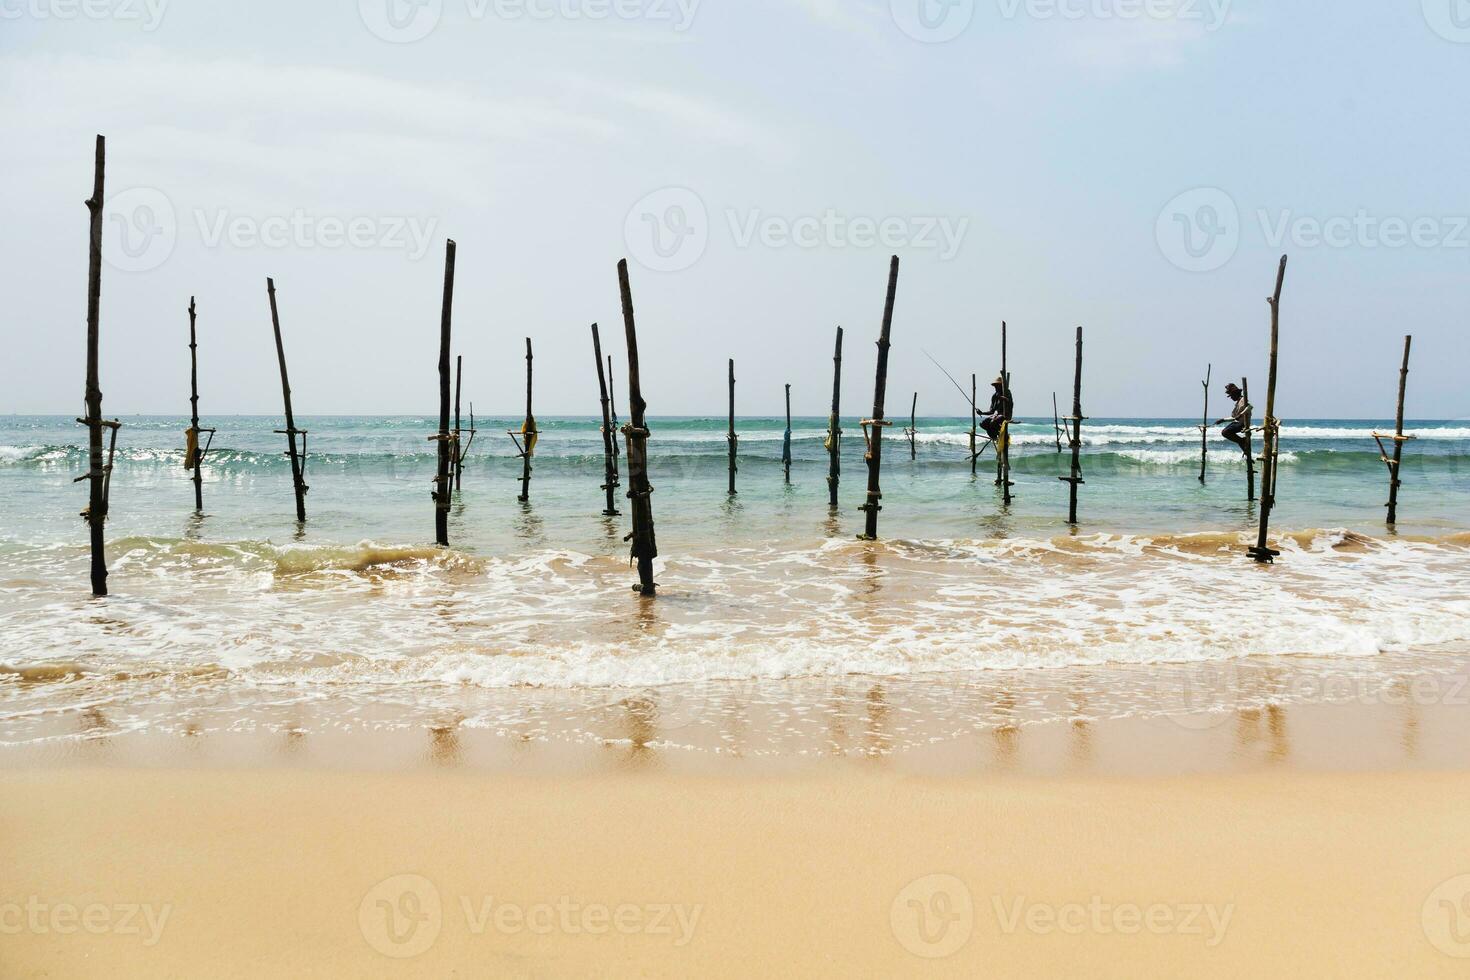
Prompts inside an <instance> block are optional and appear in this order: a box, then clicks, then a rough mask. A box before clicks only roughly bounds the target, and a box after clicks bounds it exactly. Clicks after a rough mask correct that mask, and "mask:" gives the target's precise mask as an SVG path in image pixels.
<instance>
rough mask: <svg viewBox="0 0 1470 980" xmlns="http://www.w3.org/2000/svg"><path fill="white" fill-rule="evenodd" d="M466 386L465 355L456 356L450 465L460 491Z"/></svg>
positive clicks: (462, 467) (455, 486)
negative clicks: (462, 398) (461, 417)
mask: <svg viewBox="0 0 1470 980" xmlns="http://www.w3.org/2000/svg"><path fill="white" fill-rule="evenodd" d="M463 385H464V355H463V354H456V355H454V441H453V443H452V452H453V455H452V456H451V457H450V460H449V462H450V465H451V466H452V467H454V489H455V490H456V491H458V490H459V486H460V482H461V481H460V475H461V472H462V470H463V469H464V465H463V464H464V453H463V452H462V451H461V447H460V437H461V436H462V435H463V434H464V429H462V428H461V427H460V424H459V396H460V393H461V392H462V391H463Z"/></svg>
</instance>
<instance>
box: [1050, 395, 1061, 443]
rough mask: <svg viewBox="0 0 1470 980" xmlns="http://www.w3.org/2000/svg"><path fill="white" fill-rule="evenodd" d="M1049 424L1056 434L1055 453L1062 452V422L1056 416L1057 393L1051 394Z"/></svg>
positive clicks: (1058, 416) (1059, 417)
mask: <svg viewBox="0 0 1470 980" xmlns="http://www.w3.org/2000/svg"><path fill="white" fill-rule="evenodd" d="M1051 424H1052V428H1054V429H1055V430H1056V434H1057V452H1061V451H1062V420H1061V416H1060V415H1058V414H1057V393H1056V392H1055V391H1054V392H1052V393H1051Z"/></svg>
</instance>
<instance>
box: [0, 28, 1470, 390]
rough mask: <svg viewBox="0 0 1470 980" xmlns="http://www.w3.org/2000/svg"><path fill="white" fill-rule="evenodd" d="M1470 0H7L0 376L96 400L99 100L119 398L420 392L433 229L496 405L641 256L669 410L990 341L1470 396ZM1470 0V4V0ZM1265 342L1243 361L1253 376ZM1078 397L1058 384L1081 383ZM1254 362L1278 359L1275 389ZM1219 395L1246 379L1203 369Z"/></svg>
mask: <svg viewBox="0 0 1470 980" xmlns="http://www.w3.org/2000/svg"><path fill="white" fill-rule="evenodd" d="M1463 6H1464V4H1463V2H1461V0H1422V2H1421V0H1384V2H1374V3H1345V2H1342V0H1291V2H1285V0H1278V2H1264V0H841V2H839V0H360V2H359V0H325V2H310V3H308V2H303V0H251V2H248V3H247V2H236V3H229V4H226V3H222V2H213V3H211V2H204V0H0V133H3V138H0V173H3V179H0V209H3V214H4V221H3V224H0V295H3V297H4V300H3V312H0V351H3V354H0V364H3V369H0V412H11V411H15V412H22V413H31V412H48V413H50V412H55V413H72V412H78V411H80V407H81V397H82V387H83V368H84V348H85V323H84V318H85V298H86V251H87V249H86V246H87V239H86V229H87V213H86V209H85V208H84V207H83V206H82V202H83V201H84V199H85V198H86V197H87V195H88V194H89V192H90V188H91V165H92V141H93V137H94V134H96V133H103V134H106V135H107V137H108V158H109V159H108V162H109V168H108V174H107V177H108V194H109V198H111V204H110V206H109V213H108V223H107V233H106V235H107V255H108V258H109V262H108V263H107V264H106V265H104V276H103V291H102V336H103V348H102V353H103V377H102V386H103V391H104V394H105V410H106V411H107V413H108V414H132V413H184V412H187V409H188V402H187V398H188V350H187V347H186V343H187V318H186V315H185V308H186V306H187V304H188V300H189V296H190V295H191V294H193V295H196V296H197V297H198V306H199V317H200V319H199V330H200V344H201V347H200V358H201V363H200V376H201V386H202V390H201V396H202V397H201V408H202V411H203V413H204V414H205V415H206V416H208V415H211V414H225V413H275V412H278V411H279V410H280V391H279V386H278V379H277V374H276V366H275V351H274V347H273V344H272V340H271V332H270V319H269V312H268V307H267V302H266V294H265V278H266V277H267V276H274V277H275V280H276V286H277V289H278V292H279V301H280V307H281V317H282V327H283V331H284V334H285V339H286V348H287V354H288V356H289V360H290V367H291V375H292V382H293V388H294V394H295V408H296V411H297V413H298V414H302V415H310V414H320V413H378V412H381V413H400V412H401V413H422V414H430V413H433V412H435V411H436V410H437V404H436V400H437V384H438V382H437V376H436V373H435V369H436V363H437V358H438V330H439V305H440V287H441V280H442V275H443V268H442V263H443V251H444V239H445V238H446V237H452V238H454V239H455V240H456V241H457V243H458V249H459V255H458V281H457V291H456V301H455V309H454V314H455V316H454V326H455V348H456V350H457V351H458V352H460V353H463V354H464V356H465V360H466V362H467V365H468V373H467V378H466V397H467V398H473V400H474V401H475V404H476V409H477V411H478V412H479V413H481V414H488V413H491V412H500V413H507V414H510V413H514V412H516V411H517V410H518V406H519V404H520V402H521V400H522V398H523V394H522V384H523V372H524V361H523V359H522V357H523V340H522V338H523V337H526V336H530V337H532V338H533V340H534V342H535V344H536V352H537V360H536V366H537V406H538V412H539V413H541V414H546V415H552V414H591V413H592V412H595V411H596V407H597V406H596V377H595V374H594V370H593V363H592V354H591V344H590V338H589V335H588V324H589V323H591V322H592V321H594V320H596V321H599V322H600V323H601V324H602V328H603V336H604V341H605V347H607V348H608V349H610V350H611V351H612V352H613V353H615V354H616V355H617V357H618V359H619V360H618V365H617V373H618V387H619V391H620V394H621V393H622V392H625V390H626V386H625V384H624V383H623V375H624V374H625V372H626V365H625V363H624V362H622V360H621V358H622V355H623V348H622V325H621V317H620V314H619V306H618V293H617V276H616V268H615V267H616V263H617V260H618V259H619V258H620V257H623V256H627V257H628V258H629V260H630V265H631V268H632V279H633V288H634V297H635V301H636V304H637V309H638V314H639V328H640V331H639V337H640V347H641V354H642V361H643V371H644V385H645V393H646V397H647V399H648V402H649V405H650V411H651V412H652V413H654V414H656V415H657V414H676V413H678V414H694V413H708V414H720V413H723V411H724V390H725V389H724V377H725V359H726V358H727V357H730V356H733V357H735V358H736V362H737V375H738V378H739V382H740V384H739V392H738V399H739V401H738V410H739V411H740V412H741V413H742V414H774V413H777V412H779V410H780V406H781V386H782V383H783V382H788V381H789V382H791V383H792V384H793V402H794V408H795V410H796V411H797V412H798V413H799V414H824V413H825V411H826V404H827V400H828V397H829V389H830V384H831V379H830V371H831V348H832V335H833V328H834V327H835V326H836V325H837V324H842V325H843V326H844V327H845V328H846V329H847V337H848V344H847V357H846V371H845V375H844V391H845V399H844V409H845V410H846V411H847V412H848V413H850V414H858V413H865V412H866V411H867V410H868V409H869V408H871V398H872V369H873V360H874V348H873V342H874V340H876V338H877V333H878V326H879V321H880V318H881V313H882V302H883V292H884V286H885V276H886V273H887V267H888V256H889V254H890V253H894V252H896V253H898V254H899V255H900V256H901V257H902V259H903V271H902V274H901V277H900V282H899V289H898V304H897V313H896V316H895V321H894V328H893V344H894V346H893V353H892V372H891V376H890V382H889V392H890V412H891V413H895V414H896V413H897V412H898V411H899V410H900V409H906V408H907V402H908V399H909V397H910V395H911V393H912V392H913V391H915V390H917V391H919V392H920V397H919V410H920V412H921V414H923V413H930V414H952V413H956V412H958V411H960V410H961V409H962V407H963V406H962V403H961V401H960V399H959V396H958V395H956V394H955V393H954V391H953V389H952V388H951V387H950V386H949V384H948V382H946V381H945V380H944V378H943V376H942V375H940V374H939V372H938V371H937V370H936V369H935V368H934V367H933V366H932V365H931V364H930V362H929V361H928V360H927V359H926V358H925V357H924V356H923V354H922V353H921V350H924V349H927V350H928V351H930V352H931V353H933V354H934V356H935V357H937V358H938V359H939V360H940V361H942V362H944V363H945V365H946V366H948V367H949V368H950V369H951V370H952V371H954V372H955V373H957V374H963V375H965V376H966V377H967V376H968V374H969V373H970V372H971V371H976V372H978V373H980V375H981V383H982V387H983V385H984V382H985V380H986V378H987V376H993V374H994V372H995V371H996V369H997V368H998V366H999V324H1000V321H1001V319H1002V318H1004V319H1007V320H1009V322H1010V324H1011V367H1012V372H1013V374H1014V377H1015V387H1016V394H1017V399H1018V409H1019V411H1020V412H1021V413H1022V414H1042V413H1044V412H1048V411H1050V398H1051V392H1052V391H1053V390H1061V391H1063V392H1065V391H1066V390H1067V389H1069V388H1070V383H1071V374H1072V365H1071V358H1072V333H1073V330H1074V328H1075V327H1076V326H1077V325H1079V324H1080V325H1082V326H1084V327H1085V328H1086V330H1087V360H1086V365H1085V381H1084V385H1085V388H1084V404H1085V408H1086V410H1087V411H1088V412H1089V413H1090V414H1092V415H1094V416H1114V415H1189V414H1193V413H1195V412H1197V411H1198V410H1199V395H1200V386H1199V381H1200V379H1201V378H1202V377H1203V374H1204V370H1205V364H1206V362H1213V363H1214V365H1215V373H1216V378H1217V386H1216V387H1217V389H1218V381H1219V380H1223V378H1224V377H1225V376H1239V375H1241V374H1246V373H1248V374H1250V375H1251V377H1252V380H1253V387H1254V385H1259V386H1260V388H1259V389H1257V390H1261V389H1263V388H1264V380H1265V363H1266V353H1267V337H1268V329H1269V317H1268V310H1267V306H1266V303H1265V302H1264V297H1265V296H1266V295H1267V294H1268V292H1269V291H1270V288H1271V286H1272V284H1273V280H1274V276H1275V270H1276V262H1277V258H1278V256H1279V255H1280V254H1281V253H1282V252H1288V253H1290V255H1291V265H1290V269H1289V272H1288V275H1287V282H1286V292H1285V298H1284V300H1283V303H1282V309H1283V332H1282V368H1281V370H1282V381H1281V388H1280V396H1279V402H1280V404H1279V413H1280V414H1281V415H1283V416H1286V417H1293V416H1294V417H1306V416H1318V415H1325V416H1354V417H1362V416H1386V415H1389V414H1391V412H1392V403H1393V396H1394V392H1395V390H1396V384H1397V368H1398V359H1399V356H1400V352H1401V347H1402V336H1403V334H1405V333H1407V332H1412V333H1413V334H1414V335H1415V349H1414V353H1415V360H1414V365H1413V368H1414V372H1413V374H1412V376H1411V382H1410V397H1409V414H1410V415H1411V416H1413V417H1421V418H1422V417H1459V416H1464V415H1466V414H1470V394H1467V387H1466V385H1465V383H1464V378H1463V372H1464V370H1465V365H1466V361H1467V358H1466V355H1467V353H1470V341H1467V340H1466V332H1465V322H1466V318H1467V314H1470V221H1467V217H1466V216H1467V215H1470V194H1467V191H1466V188H1467V186H1470V184H1467V178H1466V174H1467V173H1470V127H1467V125H1466V118H1465V111H1464V98H1465V93H1466V91H1467V88H1470V13H1467V12H1466V11H1464V10H1462V9H1460V8H1462V7H1463ZM1457 14H1461V15H1465V16H1456V15H1457ZM1258 378H1259V379H1260V380H1259V381H1256V379H1258ZM1063 397H1064V399H1065V397H1066V396H1065V394H1064V396H1063ZM1260 400H1261V399H1259V398H1258V399H1257V401H1258V403H1259V401H1260ZM1214 401H1215V404H1216V405H1217V406H1221V407H1223V405H1222V402H1223V399H1222V397H1221V396H1220V395H1219V394H1218V392H1217V394H1216V395H1215V398H1214Z"/></svg>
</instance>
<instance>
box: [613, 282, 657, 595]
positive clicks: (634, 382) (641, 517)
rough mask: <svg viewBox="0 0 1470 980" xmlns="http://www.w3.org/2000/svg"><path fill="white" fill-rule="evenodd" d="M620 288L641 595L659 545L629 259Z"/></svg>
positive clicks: (626, 430)
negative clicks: (625, 343)
mask: <svg viewBox="0 0 1470 980" xmlns="http://www.w3.org/2000/svg"><path fill="white" fill-rule="evenodd" d="M618 288H619V290H620V291H621V293H622V299H623V329H624V331H625V333H626V335H627V341H628V416H629V417H628V424H627V425H625V426H624V427H623V437H624V438H625V439H626V440H627V443H628V446H627V449H628V499H629V500H631V501H632V502H633V530H632V531H631V532H630V533H629V534H628V537H627V540H631V541H632V542H633V548H632V559H633V560H634V561H636V562H637V563H638V585H637V586H636V588H637V590H638V594H639V595H645V596H651V595H653V594H654V592H655V590H656V589H657V588H658V586H657V585H656V584H655V583H654V581H653V560H654V558H656V557H658V545H657V542H656V541H655V539H654V530H653V487H652V486H651V485H650V484H649V482H648V427H647V417H646V415H645V413H646V411H647V408H648V406H647V405H646V404H645V403H644V401H643V384H642V379H641V378H640V377H639V376H638V328H637V326H636V325H635V323H634V318H633V289H632V287H631V286H630V285H629V283H628V260H627V259H623V260H621V261H620V262H618Z"/></svg>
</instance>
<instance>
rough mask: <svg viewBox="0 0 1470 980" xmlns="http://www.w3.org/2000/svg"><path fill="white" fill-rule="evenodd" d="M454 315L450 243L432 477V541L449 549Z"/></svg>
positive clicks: (454, 453)
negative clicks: (435, 466) (436, 460)
mask: <svg viewBox="0 0 1470 980" xmlns="http://www.w3.org/2000/svg"><path fill="white" fill-rule="evenodd" d="M453 313H454V239H450V240H449V241H447V242H446V243H445V245H444V302H443V304H442V305H441V306H440V308H439V434H438V435H437V436H435V437H433V438H434V439H435V440H436V441H437V442H438V444H439V468H438V471H437V473H436V475H435V477H434V493H433V499H434V540H435V541H436V542H438V543H439V546H440V547H442V548H447V547H449V504H450V500H451V497H452V495H453V494H452V491H453V486H454V485H453V483H452V482H451V476H450V464H451V461H452V459H453V457H454V456H457V455H459V448H458V445H457V444H456V443H453V442H451V436H450V433H449V351H450V348H451V339H450V332H451V326H452V324H453Z"/></svg>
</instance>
